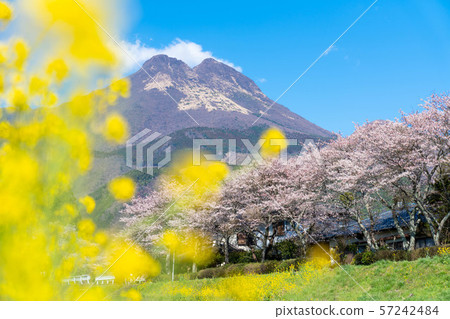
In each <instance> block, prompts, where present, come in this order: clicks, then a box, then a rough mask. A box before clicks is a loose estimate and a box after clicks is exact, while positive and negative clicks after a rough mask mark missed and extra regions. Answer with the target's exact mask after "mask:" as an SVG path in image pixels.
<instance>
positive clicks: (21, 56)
mask: <svg viewBox="0 0 450 319" xmlns="http://www.w3.org/2000/svg"><path fill="white" fill-rule="evenodd" d="M14 52H15V54H16V60H15V61H14V66H15V67H16V68H17V69H18V70H22V69H23V66H24V64H25V62H26V60H27V58H28V52H29V49H28V46H27V44H26V43H25V42H24V41H23V40H17V41H16V43H15V45H14Z"/></svg>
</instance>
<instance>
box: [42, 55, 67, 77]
mask: <svg viewBox="0 0 450 319" xmlns="http://www.w3.org/2000/svg"><path fill="white" fill-rule="evenodd" d="M47 74H48V75H52V76H53V75H54V76H55V78H56V81H57V82H62V81H63V80H64V79H65V78H66V77H67V75H68V74H69V67H68V66H67V64H66V62H64V60H63V59H56V60H53V61H52V62H50V63H49V65H48V66H47Z"/></svg>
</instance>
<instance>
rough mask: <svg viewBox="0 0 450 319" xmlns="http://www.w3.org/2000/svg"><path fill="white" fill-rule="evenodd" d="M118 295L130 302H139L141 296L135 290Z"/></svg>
mask: <svg viewBox="0 0 450 319" xmlns="http://www.w3.org/2000/svg"><path fill="white" fill-rule="evenodd" d="M120 295H121V296H122V297H125V298H126V299H128V300H130V301H141V300H142V295H141V294H140V292H139V291H137V290H136V289H130V290H127V291H124V292H122V293H121V294H120Z"/></svg>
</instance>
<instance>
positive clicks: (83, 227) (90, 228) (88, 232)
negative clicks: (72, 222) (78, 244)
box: [78, 219, 95, 239]
mask: <svg viewBox="0 0 450 319" xmlns="http://www.w3.org/2000/svg"><path fill="white" fill-rule="evenodd" d="M94 231H95V224H94V222H93V221H92V220H91V219H82V220H81V221H80V222H79V223H78V234H79V235H80V237H81V238H83V239H90V238H91V237H92V235H93V234H94Z"/></svg>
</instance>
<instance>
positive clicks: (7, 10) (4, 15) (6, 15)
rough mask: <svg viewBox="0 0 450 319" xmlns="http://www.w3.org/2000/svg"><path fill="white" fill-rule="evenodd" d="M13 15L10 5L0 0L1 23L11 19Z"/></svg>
mask: <svg viewBox="0 0 450 319" xmlns="http://www.w3.org/2000/svg"><path fill="white" fill-rule="evenodd" d="M12 17H13V12H12V9H11V7H10V6H9V5H8V3H6V2H4V1H0V20H1V21H2V22H3V23H7V22H9V21H11V19H12Z"/></svg>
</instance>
